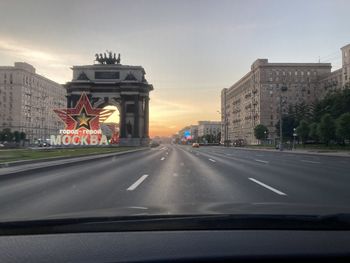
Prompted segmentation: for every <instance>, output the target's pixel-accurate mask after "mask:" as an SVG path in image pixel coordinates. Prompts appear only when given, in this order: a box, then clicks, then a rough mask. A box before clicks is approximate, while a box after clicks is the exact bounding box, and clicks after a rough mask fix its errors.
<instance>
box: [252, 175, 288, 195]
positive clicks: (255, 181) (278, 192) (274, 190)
mask: <svg viewBox="0 0 350 263" xmlns="http://www.w3.org/2000/svg"><path fill="white" fill-rule="evenodd" d="M249 180H251V181H253V182H254V183H257V184H259V185H261V186H263V187H265V188H267V189H269V190H271V191H272V192H275V193H276V194H279V195H286V194H285V193H283V192H281V191H279V190H277V189H275V188H273V187H271V186H268V185H267V184H264V183H262V182H260V181H258V180H256V179H254V178H249Z"/></svg>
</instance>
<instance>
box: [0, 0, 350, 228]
mask: <svg viewBox="0 0 350 263" xmlns="http://www.w3.org/2000/svg"><path fill="white" fill-rule="evenodd" d="M349 8H350V2H349V1H344V0H317V1H315V0H310V1H301V0H296V1H287V0H281V1H274V0H266V1H260V0H248V1H247V0H236V1H233V0H232V1H226V0H223V1H215V0H205V1H197V0H176V1H168V0H166V1H160V0H150V1H138V0H134V1H127V0H125V1H124V0H120V1H104V0H102V1H92V0H87V1H85V0H84V1H83V0H77V1H66V0H63V1H53V0H52V1H51V0H49V1H47V0H27V1H19V0H2V1H1V2H0V17H1V27H0V182H1V184H0V223H4V222H7V223H8V222H14V221H28V222H29V221H31V220H48V219H76V218H79V219H83V218H85V219H86V218H99V217H100V218H106V217H118V218H127V217H130V216H143V217H147V216H167V217H169V216H179V215H183V216H189V215H195V216H198V215H213V214H215V215H259V216H261V215H315V216H319V215H334V214H346V213H349V212H350V191H349V185H350V172H349V171H350V37H349V34H348V33H349V25H350V16H349Z"/></svg>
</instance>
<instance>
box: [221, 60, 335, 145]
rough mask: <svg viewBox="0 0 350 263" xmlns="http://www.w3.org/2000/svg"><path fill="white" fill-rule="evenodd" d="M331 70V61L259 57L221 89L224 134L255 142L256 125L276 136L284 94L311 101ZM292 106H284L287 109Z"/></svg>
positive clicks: (287, 101)
mask: <svg viewBox="0 0 350 263" xmlns="http://www.w3.org/2000/svg"><path fill="white" fill-rule="evenodd" d="M330 72H331V64H329V63H269V62H268V60H267V59H258V60H256V61H255V62H254V63H253V64H252V66H251V71H250V72H248V73H247V74H246V75H245V76H244V77H243V78H241V79H240V80H239V81H238V82H237V83H235V84H234V85H233V86H232V87H230V88H229V89H223V90H222V92H221V105H222V109H221V112H222V116H221V118H222V123H223V124H222V135H223V136H222V138H223V139H224V140H225V139H226V140H231V141H234V140H237V139H243V140H245V141H246V142H247V143H248V144H255V143H257V140H256V139H255V137H254V127H255V126H256V125H258V124H263V125H265V126H267V128H268V130H269V136H270V138H275V125H276V123H277V122H278V120H279V108H280V103H279V99H280V96H282V98H283V104H284V105H288V104H297V103H301V102H305V103H306V104H310V103H312V102H314V101H315V99H316V97H317V96H319V95H320V91H319V89H318V86H319V85H318V82H319V80H320V79H323V78H324V77H326V76H327V75H329V74H330ZM287 108H288V107H282V109H283V111H284V112H286V111H287Z"/></svg>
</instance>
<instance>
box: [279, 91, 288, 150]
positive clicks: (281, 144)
mask: <svg viewBox="0 0 350 263" xmlns="http://www.w3.org/2000/svg"><path fill="white" fill-rule="evenodd" d="M284 91H287V87H286V86H282V87H281V93H280V146H279V150H280V151H283V131H282V125H283V123H282V105H283V104H282V103H283V101H282V100H283V97H282V92H284Z"/></svg>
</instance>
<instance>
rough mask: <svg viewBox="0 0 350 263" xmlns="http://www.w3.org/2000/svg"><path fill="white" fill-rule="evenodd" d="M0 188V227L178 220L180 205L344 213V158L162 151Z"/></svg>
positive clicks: (349, 182)
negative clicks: (338, 209)
mask: <svg viewBox="0 0 350 263" xmlns="http://www.w3.org/2000/svg"><path fill="white" fill-rule="evenodd" d="M0 182H1V184H0V220H6V219H16V218H19V219H20V218H28V217H35V218H40V217H46V216H52V217H55V216H57V215H62V214H67V215H68V214H69V213H74V212H81V213H82V214H84V213H85V212H91V211H93V213H95V214H96V215H99V211H101V212H102V211H109V212H110V213H113V212H115V213H117V212H121V213H123V212H125V214H127V213H129V212H135V210H137V211H138V212H139V213H146V212H147V210H148V209H149V208H150V207H163V208H164V207H165V208H166V209H167V212H168V213H183V212H184V211H182V210H181V207H182V206H183V205H193V206H195V205H197V204H198V205H199V204H212V203H240V204H242V203H299V204H300V203H305V204H324V205H330V206H333V205H334V206H349V203H350V158H349V157H329V156H321V155H306V154H295V153H294V154H292V153H285V152H278V151H276V152H273V151H271V152H268V151H257V150H244V149H238V148H224V147H219V146H217V147H216V146H212V147H200V148H192V147H190V146H180V145H170V144H167V145H161V146H160V147H157V148H152V149H149V150H145V151H139V152H134V153H129V154H125V155H121V156H115V157H110V158H103V159H100V160H94V161H91V162H88V163H86V162H85V163H76V164H74V165H70V166H68V167H66V166H60V167H55V168H51V169H48V170H42V171H33V172H32V173H29V174H25V175H19V176H16V175H13V176H6V177H3V178H1V176H0ZM153 211H155V213H156V210H153ZM163 212H164V211H163ZM187 212H188V211H187Z"/></svg>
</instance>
